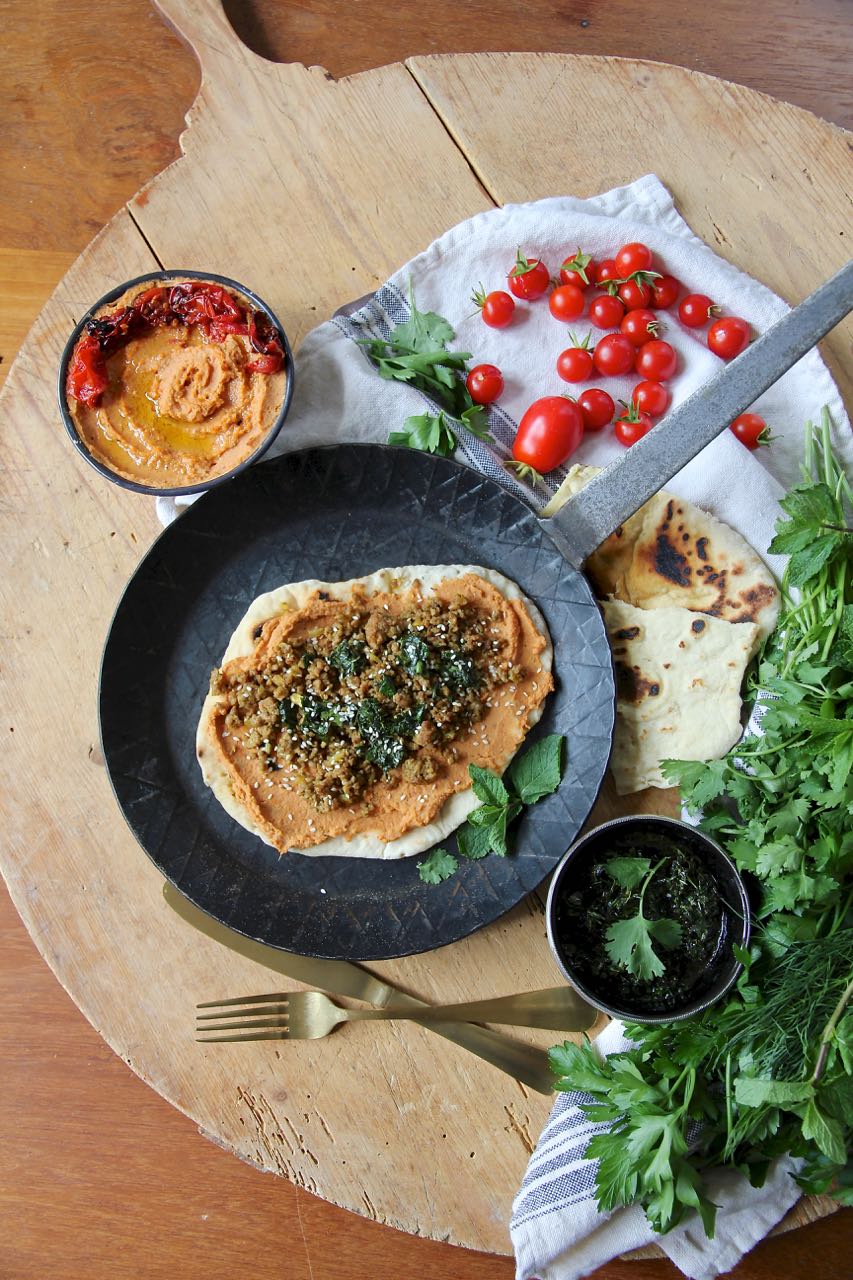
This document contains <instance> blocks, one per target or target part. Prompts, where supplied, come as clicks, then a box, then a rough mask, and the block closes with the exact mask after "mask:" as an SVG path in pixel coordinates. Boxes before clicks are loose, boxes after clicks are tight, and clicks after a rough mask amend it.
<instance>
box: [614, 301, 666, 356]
mask: <svg viewBox="0 0 853 1280" xmlns="http://www.w3.org/2000/svg"><path fill="white" fill-rule="evenodd" d="M619 328H620V329H621V331H622V333H624V335H625V337H626V338H628V339H629V340H630V341H631V342H633V344H634V346H635V347H642V346H645V344H646V343H647V342H651V340H652V338H656V337H657V336H658V318H657V316H656V315H655V313H654V311H649V310H648V309H647V308H641V309H640V310H637V311H628V312H626V314H625V317H624V319H623V320H622V323H621V324H620V326H619Z"/></svg>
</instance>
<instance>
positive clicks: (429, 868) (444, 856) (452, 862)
mask: <svg viewBox="0 0 853 1280" xmlns="http://www.w3.org/2000/svg"><path fill="white" fill-rule="evenodd" d="M458 866H459V863H458V862H457V861H456V859H455V858H454V856H453V854H452V853H448V852H447V850H446V849H433V850H432V852H431V853H430V854H429V855H428V857H426V858H424V860H423V862H419V863H418V875H419V876H420V878H421V879H422V880H423V882H424V884H441V882H442V880H449V879H450V877H451V876H452V875H453V873H454V871H455V870H456V868H457V867H458Z"/></svg>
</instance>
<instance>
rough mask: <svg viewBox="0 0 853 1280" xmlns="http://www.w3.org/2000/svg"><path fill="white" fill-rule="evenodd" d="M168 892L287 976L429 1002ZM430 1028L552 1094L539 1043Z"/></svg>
mask: <svg viewBox="0 0 853 1280" xmlns="http://www.w3.org/2000/svg"><path fill="white" fill-rule="evenodd" d="M163 897H164V898H165V900H166V902H167V904H168V905H169V906H170V907H171V908H172V910H173V911H174V912H175V913H176V914H177V915H179V916H180V917H181V919H182V920H184V921H186V922H187V924H190V925H192V926H193V928H195V929H198V931H199V932H200V933H203V934H205V935H206V936H207V937H208V938H212V939H213V940H214V942H219V943H221V944H222V946H225V947H228V948H229V949H230V950H231V951H236V952H237V953H238V954H239V955H241V956H245V957H246V959H247V960H254V961H255V963H256V964H261V965H264V967H265V968H267V969H272V970H274V972H276V973H281V974H283V975H284V976H285V977H287V978H294V979H295V980H296V981H297V982H304V983H305V985H306V986H309V987H321V988H322V989H323V990H324V991H328V992H330V993H331V994H333V995H339V996H350V997H351V998H352V999H354V1000H363V1001H365V1002H366V1003H367V1004H372V1005H375V1006H376V1007H377V1008H379V1009H383V1008H385V1006H386V1005H388V1004H389V1003H392V1002H393V1003H394V1004H395V1005H401V1006H403V1007H411V1008H423V1007H424V1005H426V1004H427V1001H425V1000H418V999H416V998H415V997H414V996H410V995H407V994H406V993H405V992H403V991H399V990H398V989H397V988H396V987H393V986H392V985H391V984H390V983H389V982H384V981H383V980H382V979H381V978H377V977H376V976H375V975H374V974H372V973H370V972H369V971H368V970H367V969H363V968H362V967H361V966H360V965H357V964H353V963H351V962H350V961H349V960H313V959H311V958H309V957H308V956H297V955H294V954H293V953H292V952H290V951H280V950H279V949H278V947H269V946H267V945H266V944H265V943H263V942H255V941H254V939H252V938H247V937H246V936H245V935H244V934H242V933H237V932H236V931H235V930H234V929H229V928H228V926H227V925H224V924H220V923H219V921H218V920H214V919H213V917H212V916H209V915H207V913H206V912H204V911H202V910H201V909H200V908H199V907H196V906H195V905H194V904H193V903H192V902H190V900H189V899H188V898H185V897H184V895H183V894H182V893H181V892H180V891H179V890H178V889H176V888H175V887H174V886H173V885H172V884H170V883H169V881H168V880H167V881H166V882H165V883H164V885H163ZM429 1030H430V1031H433V1032H435V1034H436V1035H440V1036H444V1038H445V1039H446V1040H452V1041H453V1042H454V1044H458V1045H460V1046H461V1047H462V1048H464V1049H467V1050H468V1051H469V1052H470V1053H473V1054H476V1055H477V1057H479V1058H483V1059H484V1060H485V1061H486V1062H490V1063H491V1064H492V1066H494V1067H497V1068H498V1069H499V1070H500V1071H505V1072H506V1073H507V1075H510V1076H512V1077H513V1078H514V1079H516V1080H521V1081H522V1082H523V1083H524V1084H526V1085H528V1086H529V1087H530V1088H531V1089H535V1090H536V1092H537V1093H545V1094H548V1093H551V1092H552V1090H553V1087H554V1086H553V1080H552V1076H551V1070H550V1067H549V1066H548V1055H547V1053H545V1051H544V1050H543V1049H537V1048H536V1046H535V1045H529V1044H522V1043H520V1042H519V1041H518V1040H512V1039H510V1037H509V1036H505V1035H502V1034H501V1033H500V1032H498V1031H489V1030H487V1029H486V1028H485V1027H478V1026H474V1025H473V1023H468V1022H442V1023H430V1024H429Z"/></svg>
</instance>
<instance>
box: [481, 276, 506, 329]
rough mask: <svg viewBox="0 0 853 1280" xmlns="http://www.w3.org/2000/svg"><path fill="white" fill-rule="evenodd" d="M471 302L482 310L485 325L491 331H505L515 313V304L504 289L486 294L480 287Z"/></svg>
mask: <svg viewBox="0 0 853 1280" xmlns="http://www.w3.org/2000/svg"><path fill="white" fill-rule="evenodd" d="M471 301H472V302H473V303H474V304H475V305H476V306H478V307H479V308H480V314H481V315H482V317H483V324H487V325H488V326H489V328H490V329H505V328H506V326H507V325H508V324H509V322H510V321H511V320H512V317H513V313H514V312H515V303H514V302H513V300H512V298H511V297H510V296H509V294H508V293H504V291H503V289H494V290H493V291H492V292H491V293H486V291H485V289H484V288H483V286H482V285H480V288H479V289H477V290H475V291H474V293H473V294H472V297H471Z"/></svg>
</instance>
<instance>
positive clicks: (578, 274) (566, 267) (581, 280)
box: [560, 249, 595, 289]
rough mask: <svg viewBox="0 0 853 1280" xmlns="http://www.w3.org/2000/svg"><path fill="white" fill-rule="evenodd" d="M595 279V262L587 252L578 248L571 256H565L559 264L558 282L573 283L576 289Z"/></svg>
mask: <svg viewBox="0 0 853 1280" xmlns="http://www.w3.org/2000/svg"><path fill="white" fill-rule="evenodd" d="M594 279H595V263H594V262H593V260H592V258H591V257H590V255H589V254H588V253H581V251H580V249H578V251H577V253H576V254H575V256H574V257H573V258H566V260H565V262H563V263H562V265H561V266H560V283H561V284H573V285H575V287H576V288H578V289H586V288H587V286H588V285H590V284H591V283H592V281H593V280H594Z"/></svg>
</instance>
